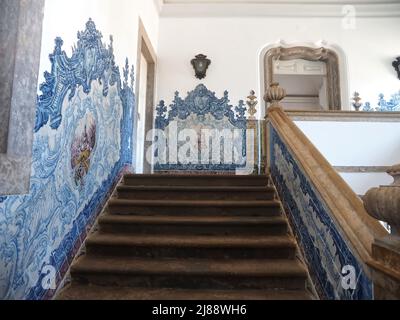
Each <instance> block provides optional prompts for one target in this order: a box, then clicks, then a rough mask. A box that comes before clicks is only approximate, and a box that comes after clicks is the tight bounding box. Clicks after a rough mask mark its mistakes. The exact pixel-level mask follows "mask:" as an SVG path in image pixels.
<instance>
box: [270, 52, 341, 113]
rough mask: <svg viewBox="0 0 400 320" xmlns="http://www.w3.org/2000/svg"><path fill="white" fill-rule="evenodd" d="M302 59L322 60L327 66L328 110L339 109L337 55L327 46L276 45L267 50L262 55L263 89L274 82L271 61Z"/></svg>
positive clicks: (339, 92) (339, 91)
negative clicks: (286, 46)
mask: <svg viewBox="0 0 400 320" xmlns="http://www.w3.org/2000/svg"><path fill="white" fill-rule="evenodd" d="M294 59H304V60H308V61H322V62H325V63H326V67H327V85H328V89H327V95H328V103H329V110H341V109H342V100H341V90H340V89H341V88H340V72H339V58H338V55H337V54H336V53H335V52H334V51H332V50H330V49H327V48H310V47H305V46H296V47H289V48H284V47H276V48H272V49H270V50H268V51H267V52H266V54H265V57H264V68H265V70H264V74H265V90H267V89H268V88H269V87H270V85H271V84H272V83H273V82H274V72H273V62H274V61H275V60H294Z"/></svg>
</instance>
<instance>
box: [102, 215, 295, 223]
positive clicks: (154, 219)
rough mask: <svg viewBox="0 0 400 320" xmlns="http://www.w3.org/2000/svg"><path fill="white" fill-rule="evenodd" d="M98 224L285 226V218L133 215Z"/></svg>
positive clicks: (115, 217)
mask: <svg viewBox="0 0 400 320" xmlns="http://www.w3.org/2000/svg"><path fill="white" fill-rule="evenodd" d="M99 223H100V224H103V223H112V224H124V225H125V224H154V225H162V224H167V225H171V224H214V225H215V224H229V225H237V224H239V225H243V224H246V225H249V224H251V225H252V224H254V225H259V224H287V221H286V219H285V218H283V217H281V216H271V217H269V216H266V217H252V216H239V217H238V216H215V215H214V216H199V215H197V216H168V215H154V216H135V215H127V216H122V215H105V216H102V217H100V219H99Z"/></svg>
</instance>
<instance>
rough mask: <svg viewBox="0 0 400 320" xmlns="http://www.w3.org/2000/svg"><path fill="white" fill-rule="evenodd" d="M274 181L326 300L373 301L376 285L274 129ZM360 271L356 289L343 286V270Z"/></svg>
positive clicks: (270, 135) (270, 130) (317, 288)
mask: <svg viewBox="0 0 400 320" xmlns="http://www.w3.org/2000/svg"><path fill="white" fill-rule="evenodd" d="M269 137H270V138H269V139H270V141H269V142H270V146H271V148H270V157H271V164H270V166H271V177H272V179H273V181H274V183H275V185H276V187H277V190H278V193H279V196H280V198H281V200H282V202H283V204H284V207H285V211H286V213H287V215H288V216H289V220H290V222H291V224H292V227H293V230H294V232H295V235H296V238H297V240H298V243H299V245H300V247H301V250H302V252H303V254H304V256H305V259H306V262H307V265H308V268H309V271H310V274H311V277H312V280H313V283H314V285H315V287H316V290H317V292H318V294H319V296H320V298H322V299H335V300H336V299H340V300H342V299H343V300H359V299H367V300H369V299H372V282H371V279H369V278H368V277H367V275H366V274H365V272H364V267H365V265H363V264H362V263H361V262H360V261H358V260H357V258H356V257H355V255H354V254H353V250H352V248H351V246H350V244H349V242H348V241H347V240H346V239H345V237H344V236H343V233H342V231H341V229H340V227H339V226H338V224H337V222H336V221H335V219H334V217H333V215H332V214H331V213H330V211H329V209H328V208H327V206H326V205H325V203H324V201H323V200H322V198H321V196H320V195H319V193H318V191H317V190H316V189H315V187H314V185H313V184H312V182H311V181H310V179H309V178H308V177H307V176H306V174H305V173H304V171H303V170H302V168H301V167H300V166H299V164H298V161H297V160H296V159H295V156H294V155H293V154H292V152H291V151H290V150H289V148H288V147H287V146H286V145H285V143H284V142H283V140H282V139H281V138H280V136H279V134H278V133H277V131H276V130H275V128H273V126H272V125H271V126H270V128H269ZM346 265H350V266H353V267H354V268H355V270H356V276H357V277H356V278H357V282H356V287H355V289H354V290H352V289H348V290H345V289H344V288H343V286H342V273H341V272H342V268H343V267H344V266H346Z"/></svg>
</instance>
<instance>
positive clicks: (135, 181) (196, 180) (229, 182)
mask: <svg viewBox="0 0 400 320" xmlns="http://www.w3.org/2000/svg"><path fill="white" fill-rule="evenodd" d="M123 181H124V184H125V185H130V186H242V187H244V186H266V185H267V182H268V177H266V176H264V175H260V176H258V175H243V176H240V175H225V174H224V175H222V174H215V175H214V174H201V175H200V174H199V175H188V174H150V175H149V174H142V175H137V174H127V175H125V176H124V179H123Z"/></svg>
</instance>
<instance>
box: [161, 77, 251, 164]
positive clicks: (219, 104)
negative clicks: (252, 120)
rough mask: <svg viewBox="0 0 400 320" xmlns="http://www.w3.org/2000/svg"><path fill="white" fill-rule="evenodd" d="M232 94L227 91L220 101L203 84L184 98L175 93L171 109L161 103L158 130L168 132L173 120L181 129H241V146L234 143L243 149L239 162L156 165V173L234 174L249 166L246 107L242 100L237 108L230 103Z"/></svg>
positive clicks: (162, 101)
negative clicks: (201, 127)
mask: <svg viewBox="0 0 400 320" xmlns="http://www.w3.org/2000/svg"><path fill="white" fill-rule="evenodd" d="M229 102H230V101H229V93H228V91H225V92H224V96H223V97H222V98H217V97H216V95H215V92H212V91H210V90H208V89H207V87H206V86H205V85H203V84H199V85H198V86H197V87H196V88H195V89H194V90H193V91H191V92H188V95H187V97H186V98H185V99H182V98H181V97H180V95H179V92H178V91H177V92H175V97H174V100H173V102H172V104H171V105H170V106H169V108H168V107H167V106H166V105H165V102H164V100H161V101H160V102H159V104H158V106H157V107H156V119H155V127H156V129H160V130H166V131H167V130H168V128H169V125H170V124H171V123H172V122H173V121H178V122H179V128H178V131H179V130H180V129H184V128H196V127H199V126H204V128H207V129H217V130H220V131H221V130H223V129H230V130H234V129H239V130H242V134H241V139H240V140H241V141H240V142H241V143H240V144H239V143H237V142H236V141H234V146H235V147H236V148H237V149H239V152H240V150H241V159H244V160H243V162H242V161H240V163H222V162H221V163H210V164H202V163H201V161H198V163H188V164H183V163H177V164H176V163H175V164H173V163H167V164H165V163H164V164H161V163H156V164H155V165H154V169H155V170H156V171H180V170H182V171H234V170H235V169H237V168H242V167H245V166H246V160H245V158H246V143H245V141H246V128H247V118H246V115H245V114H246V107H245V104H244V102H243V100H240V101H239V104H238V105H237V106H232V105H231V104H229Z"/></svg>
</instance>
